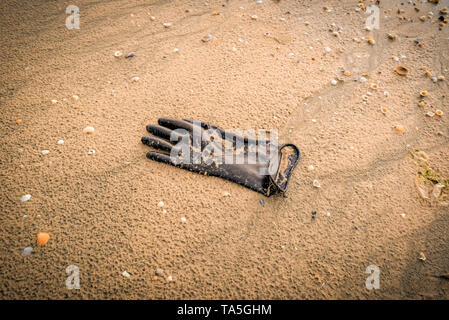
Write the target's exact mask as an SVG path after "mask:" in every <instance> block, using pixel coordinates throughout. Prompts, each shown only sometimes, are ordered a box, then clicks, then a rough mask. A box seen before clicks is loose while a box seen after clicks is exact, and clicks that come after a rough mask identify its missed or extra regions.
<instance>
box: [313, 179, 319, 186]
mask: <svg viewBox="0 0 449 320" xmlns="http://www.w3.org/2000/svg"><path fill="white" fill-rule="evenodd" d="M312 185H313V186H314V187H315V188H321V184H320V182H319V181H318V180H316V179H315V180H313V183H312Z"/></svg>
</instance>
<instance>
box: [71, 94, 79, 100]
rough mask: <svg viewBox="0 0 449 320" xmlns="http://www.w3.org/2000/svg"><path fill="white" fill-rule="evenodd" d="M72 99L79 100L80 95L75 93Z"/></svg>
mask: <svg viewBox="0 0 449 320" xmlns="http://www.w3.org/2000/svg"><path fill="white" fill-rule="evenodd" d="M72 99H73V100H75V101H78V100H79V99H80V97H79V96H77V95H76V94H74V95H73V96H72Z"/></svg>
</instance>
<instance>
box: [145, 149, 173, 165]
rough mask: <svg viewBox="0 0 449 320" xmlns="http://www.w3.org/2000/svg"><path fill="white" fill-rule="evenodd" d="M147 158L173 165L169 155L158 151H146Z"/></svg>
mask: <svg viewBox="0 0 449 320" xmlns="http://www.w3.org/2000/svg"><path fill="white" fill-rule="evenodd" d="M147 158H148V159H150V160H154V161H158V162H162V163H167V164H171V165H173V162H172V161H171V159H170V156H168V155H166V154H163V153H160V152H153V151H150V152H148V153H147Z"/></svg>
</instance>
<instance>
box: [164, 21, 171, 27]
mask: <svg viewBox="0 0 449 320" xmlns="http://www.w3.org/2000/svg"><path fill="white" fill-rule="evenodd" d="M172 24H173V23H171V22H164V23H163V26H164V27H165V28H170V27H171V26H172Z"/></svg>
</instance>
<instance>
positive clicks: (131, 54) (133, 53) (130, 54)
mask: <svg viewBox="0 0 449 320" xmlns="http://www.w3.org/2000/svg"><path fill="white" fill-rule="evenodd" d="M135 56H136V53H135V52H130V53H128V54H127V55H126V56H125V58H132V57H135Z"/></svg>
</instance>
